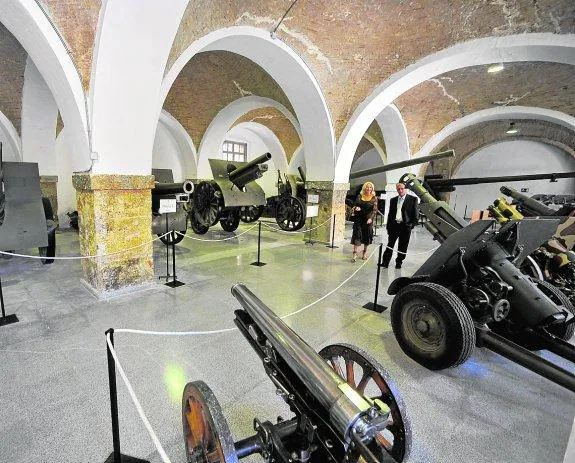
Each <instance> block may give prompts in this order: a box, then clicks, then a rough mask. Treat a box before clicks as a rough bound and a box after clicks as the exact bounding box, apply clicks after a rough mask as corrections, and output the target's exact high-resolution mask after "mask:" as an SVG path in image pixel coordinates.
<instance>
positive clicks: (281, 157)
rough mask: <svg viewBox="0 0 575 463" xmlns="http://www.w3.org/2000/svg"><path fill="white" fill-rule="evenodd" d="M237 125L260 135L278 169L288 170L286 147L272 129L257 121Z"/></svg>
mask: <svg viewBox="0 0 575 463" xmlns="http://www.w3.org/2000/svg"><path fill="white" fill-rule="evenodd" d="M236 127H237V128H242V129H244V130H247V131H249V132H251V133H253V134H254V135H256V136H257V137H259V139H260V140H261V141H262V142H264V144H265V145H266V146H267V147H268V149H269V150H270V153H271V155H272V161H273V162H274V165H275V166H276V169H279V170H281V171H282V172H286V171H287V168H288V162H287V156H286V153H285V150H284V147H283V146H282V144H281V142H280V141H279V139H278V137H277V136H276V134H275V133H273V131H272V130H270V129H269V128H267V127H266V126H265V125H263V124H259V123H257V122H242V123H241V124H238V125H236V126H235V127H234V129H235V128H236ZM262 154H263V153H262Z"/></svg>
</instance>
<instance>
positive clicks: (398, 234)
mask: <svg viewBox="0 0 575 463" xmlns="http://www.w3.org/2000/svg"><path fill="white" fill-rule="evenodd" d="M411 229H412V226H411V225H408V224H407V223H405V222H399V223H398V222H396V221H395V220H392V221H391V222H390V223H388V224H387V248H386V249H385V252H384V253H383V262H382V263H383V265H384V266H386V267H387V266H388V265H389V261H390V260H391V256H392V254H393V247H394V246H395V242H396V241H397V240H398V238H399V244H398V245H397V250H398V251H399V252H398V253H397V257H396V258H395V263H396V265H398V266H401V263H402V262H403V260H404V259H405V255H406V253H407V246H408V245H409V237H410V236H411Z"/></svg>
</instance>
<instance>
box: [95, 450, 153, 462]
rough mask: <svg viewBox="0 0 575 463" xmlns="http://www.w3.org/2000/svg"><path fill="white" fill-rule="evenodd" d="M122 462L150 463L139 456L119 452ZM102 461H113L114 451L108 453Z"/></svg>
mask: <svg viewBox="0 0 575 463" xmlns="http://www.w3.org/2000/svg"><path fill="white" fill-rule="evenodd" d="M121 460H122V463H150V462H149V461H148V460H142V459H141V458H136V457H131V456H129V455H124V454H121ZM104 463H115V460H114V452H112V453H111V454H110V456H109V457H108V458H106V461H105V462H104Z"/></svg>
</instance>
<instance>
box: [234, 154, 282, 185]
mask: <svg viewBox="0 0 575 463" xmlns="http://www.w3.org/2000/svg"><path fill="white" fill-rule="evenodd" d="M271 158H272V155H271V153H265V154H262V155H261V156H258V157H257V158H255V159H254V160H253V161H250V162H248V163H247V164H244V165H243V166H240V167H237V168H236V167H235V166H234V165H233V164H229V166H228V169H229V170H228V178H229V179H230V181H231V182H232V183H233V184H234V185H235V186H237V187H238V188H239V189H240V190H241V189H242V188H243V187H245V186H246V185H247V184H248V183H250V182H253V181H254V180H256V179H258V178H260V177H261V176H262V175H263V173H264V172H266V171H267V170H268V166H267V164H265V163H266V162H268V161H269V160H270V159H271Z"/></svg>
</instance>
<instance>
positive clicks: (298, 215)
mask: <svg viewBox="0 0 575 463" xmlns="http://www.w3.org/2000/svg"><path fill="white" fill-rule="evenodd" d="M305 215H306V207H305V203H304V202H303V201H302V200H301V199H299V198H296V197H295V196H286V197H283V198H281V199H280V200H279V201H278V205H277V209H276V222H277V224H278V225H279V227H280V228H281V229H282V230H285V231H296V230H299V229H300V228H301V227H303V226H304V225H305Z"/></svg>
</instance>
